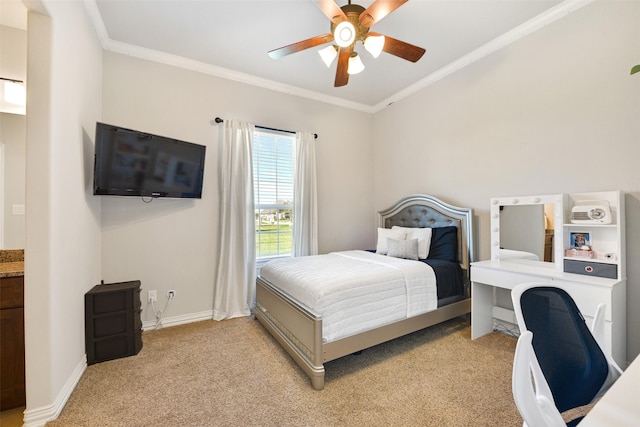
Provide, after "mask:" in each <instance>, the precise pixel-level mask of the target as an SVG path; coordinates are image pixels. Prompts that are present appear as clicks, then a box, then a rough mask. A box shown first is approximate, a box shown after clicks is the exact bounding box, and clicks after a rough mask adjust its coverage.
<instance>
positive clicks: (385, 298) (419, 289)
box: [260, 251, 438, 342]
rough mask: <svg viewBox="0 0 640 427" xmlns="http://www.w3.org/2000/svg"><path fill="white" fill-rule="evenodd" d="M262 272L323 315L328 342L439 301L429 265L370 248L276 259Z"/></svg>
mask: <svg viewBox="0 0 640 427" xmlns="http://www.w3.org/2000/svg"><path fill="white" fill-rule="evenodd" d="M260 276H261V277H263V278H264V279H266V280H267V281H269V282H270V283H271V284H273V285H274V286H277V287H278V288H279V289H281V290H283V291H284V292H285V293H286V294H288V295H290V296H292V297H293V298H295V299H296V300H298V301H299V302H300V303H302V304H303V305H305V306H306V307H308V308H310V309H311V310H312V311H314V312H315V313H317V314H320V315H321V316H322V338H323V340H324V341H325V342H329V341H333V340H336V339H338V338H342V337H346V336H349V335H353V334H355V333H358V332H362V331H365V330H368V329H372V328H375V327H377V326H381V325H384V324H387V323H390V322H393V321H396V320H400V319H405V318H408V317H412V316H415V315H417V314H421V313H425V312H427V311H431V310H435V309H436V308H437V305H438V296H437V289H436V278H435V274H434V272H433V269H432V268H431V267H430V266H429V265H427V264H425V263H423V262H418V261H410V260H404V259H399V258H392V257H387V256H384V255H378V254H374V253H370V252H366V251H345V252H332V253H330V254H326V255H315V256H307V257H298V258H286V259H278V260H273V261H270V262H268V263H267V264H265V265H264V266H263V267H262V269H261V271H260Z"/></svg>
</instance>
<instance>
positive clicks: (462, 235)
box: [378, 194, 475, 277]
mask: <svg viewBox="0 0 640 427" xmlns="http://www.w3.org/2000/svg"><path fill="white" fill-rule="evenodd" d="M378 218H379V226H380V227H383V228H391V227H393V226H394V225H398V226H401V227H414V228H420V227H429V228H438V227H448V226H454V227H457V228H458V233H457V236H458V259H457V260H458V262H459V263H460V266H461V267H462V268H463V269H464V270H465V271H466V274H467V277H468V276H469V273H470V268H469V266H470V263H471V262H473V261H474V260H475V258H474V240H473V236H474V233H473V209H471V208H460V207H457V206H452V205H450V204H448V203H445V202H443V201H442V200H439V199H437V198H435V197H433V196H429V195H426V194H413V195H411V196H407V197H405V198H403V199H402V200H400V201H399V202H398V203H396V204H395V205H393V206H392V207H390V208H388V209H385V210H382V211H380V212H378Z"/></svg>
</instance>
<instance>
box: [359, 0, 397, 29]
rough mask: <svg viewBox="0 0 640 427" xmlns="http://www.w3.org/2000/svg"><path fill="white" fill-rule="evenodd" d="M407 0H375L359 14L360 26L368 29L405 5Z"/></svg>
mask: <svg viewBox="0 0 640 427" xmlns="http://www.w3.org/2000/svg"><path fill="white" fill-rule="evenodd" d="M407 1H408V0H376V1H375V2H373V4H372V5H371V6H369V7H368V8H367V9H366V10H365V11H364V12H362V13H361V14H360V18H359V19H360V24H362V25H363V26H365V27H368V28H370V27H371V26H373V24H375V23H376V22H379V21H380V20H381V19H382V18H384V17H385V16H387V15H388V14H390V13H391V12H393V11H394V10H396V9H397V8H399V7H400V6H402V5H403V4H405V3H406V2H407Z"/></svg>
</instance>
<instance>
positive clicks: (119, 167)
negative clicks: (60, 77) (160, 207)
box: [93, 122, 206, 199]
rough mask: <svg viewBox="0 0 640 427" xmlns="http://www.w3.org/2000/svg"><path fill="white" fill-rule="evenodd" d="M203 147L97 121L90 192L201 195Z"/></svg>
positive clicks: (111, 194) (128, 194) (178, 195)
mask: <svg viewBox="0 0 640 427" xmlns="http://www.w3.org/2000/svg"><path fill="white" fill-rule="evenodd" d="M205 150H206V147H205V146H203V145H198V144H193V143H190V142H185V141H179V140H177V139H172V138H167V137H164V136H158V135H153V134H150V133H145V132H139V131H135V130H131V129H125V128H122V127H119V126H113V125H108V124H105V123H99V122H98V123H97V124H96V155H95V166H94V177H93V194H95V195H106V196H142V197H172V198H190V199H200V198H202V178H203V174H204V155H205Z"/></svg>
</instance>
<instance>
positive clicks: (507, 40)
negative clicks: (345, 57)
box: [373, 0, 594, 113]
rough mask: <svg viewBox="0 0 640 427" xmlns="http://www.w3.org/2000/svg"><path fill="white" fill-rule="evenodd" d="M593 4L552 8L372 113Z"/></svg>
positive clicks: (570, 1) (582, 0)
mask: <svg viewBox="0 0 640 427" xmlns="http://www.w3.org/2000/svg"><path fill="white" fill-rule="evenodd" d="M593 1H594V0H565V1H564V2H562V3H560V4H558V5H557V6H554V7H552V8H551V9H549V10H547V11H546V12H543V13H541V14H540V15H538V16H536V17H534V18H532V19H530V20H529V21H527V22H525V23H524V24H521V25H519V26H517V27H516V28H514V29H512V30H511V31H508V32H506V33H504V34H502V35H501V36H498V37H496V38H495V39H493V40H492V41H490V42H488V43H486V44H484V45H482V46H480V47H479V48H477V49H475V50H473V51H471V52H470V53H468V54H467V55H465V56H463V57H461V58H459V59H457V60H455V61H453V62H452V63H450V64H449V65H446V66H444V67H442V68H440V69H439V70H437V71H435V72H433V73H431V74H429V75H428V76H426V77H425V78H423V79H422V80H419V81H418V82H416V83H414V84H412V85H411V86H408V87H407V88H405V89H403V90H401V91H400V92H397V93H396V94H394V95H392V96H390V97H389V98H387V99H385V100H384V101H382V102H380V103H379V104H377V105H375V106H374V107H373V112H374V113H377V112H378V111H381V110H383V109H385V108H386V107H388V106H389V105H391V104H393V103H394V102H398V101H400V100H402V99H404V98H406V97H408V96H410V95H413V94H414V93H416V92H418V91H420V90H422V89H424V88H426V87H427V86H430V85H432V84H434V83H436V82H437V81H439V80H441V79H443V78H445V77H447V76H449V75H451V74H453V73H455V72H456V71H459V70H461V69H463V68H465V67H467V66H469V65H471V64H473V63H474V62H476V61H479V60H481V59H483V58H485V57H487V56H489V55H491V54H492V53H494V52H496V51H498V50H500V49H503V48H505V47H507V46H509V45H511V44H512V43H515V42H517V41H518V40H520V39H522V38H523V37H525V36H527V35H529V34H531V33H533V32H535V31H537V30H539V29H541V28H543V27H545V26H547V25H549V24H551V23H552V22H554V21H557V20H558V19H560V18H563V17H565V16H567V15H568V14H570V13H572V12H575V11H576V10H578V9H580V8H582V7H583V6H586V5H588V4H589V3H592V2H593Z"/></svg>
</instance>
